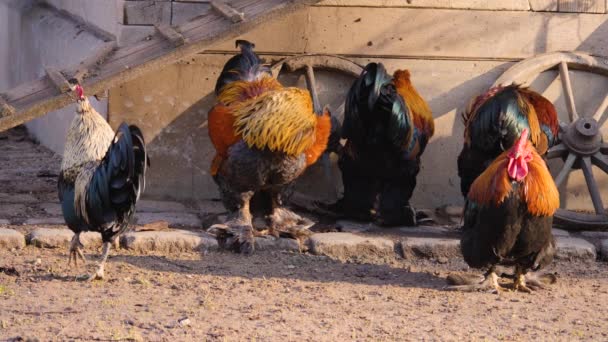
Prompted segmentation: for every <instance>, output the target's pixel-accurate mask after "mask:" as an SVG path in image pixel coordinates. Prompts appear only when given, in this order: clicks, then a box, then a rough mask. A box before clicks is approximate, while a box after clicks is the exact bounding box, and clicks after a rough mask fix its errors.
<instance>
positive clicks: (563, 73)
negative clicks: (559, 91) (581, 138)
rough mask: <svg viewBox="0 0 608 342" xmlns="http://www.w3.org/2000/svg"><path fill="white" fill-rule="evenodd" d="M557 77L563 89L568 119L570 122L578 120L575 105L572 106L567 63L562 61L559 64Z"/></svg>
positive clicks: (572, 98)
mask: <svg viewBox="0 0 608 342" xmlns="http://www.w3.org/2000/svg"><path fill="white" fill-rule="evenodd" d="M559 76H560V78H561V80H562V87H563V89H564V97H565V99H566V108H567V109H568V117H569V118H570V122H574V120H576V119H578V113H577V112H576V105H575V104H574V94H572V83H570V74H569V73H568V63H566V62H564V61H562V62H561V63H560V64H559Z"/></svg>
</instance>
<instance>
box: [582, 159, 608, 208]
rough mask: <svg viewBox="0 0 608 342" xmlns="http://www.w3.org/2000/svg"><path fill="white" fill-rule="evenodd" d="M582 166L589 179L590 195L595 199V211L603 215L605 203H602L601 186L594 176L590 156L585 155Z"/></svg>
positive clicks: (586, 178)
mask: <svg viewBox="0 0 608 342" xmlns="http://www.w3.org/2000/svg"><path fill="white" fill-rule="evenodd" d="M581 168H582V169H583V174H584V175H585V180H586V181H587V188H588V189H589V195H591V200H592V201H593V207H594V208H595V213H596V214H598V215H603V214H604V212H605V210H604V204H603V203H602V197H601V195H600V190H599V187H598V186H597V182H596V181H595V177H594V176H593V170H592V166H591V158H590V157H583V162H582V163H581Z"/></svg>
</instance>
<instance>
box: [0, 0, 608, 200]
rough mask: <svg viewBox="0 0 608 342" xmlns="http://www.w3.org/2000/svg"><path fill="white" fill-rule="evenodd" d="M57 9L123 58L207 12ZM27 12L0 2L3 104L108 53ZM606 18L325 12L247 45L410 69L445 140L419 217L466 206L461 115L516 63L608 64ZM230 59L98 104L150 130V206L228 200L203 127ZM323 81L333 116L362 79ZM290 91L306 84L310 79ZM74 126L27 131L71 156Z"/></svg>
mask: <svg viewBox="0 0 608 342" xmlns="http://www.w3.org/2000/svg"><path fill="white" fill-rule="evenodd" d="M49 2H50V3H51V4H53V5H54V6H56V7H58V8H61V9H65V10H67V11H69V12H71V13H73V14H75V15H77V16H80V17H81V18H83V19H84V20H87V21H88V22H90V23H91V24H94V25H96V26H98V27H100V28H101V29H103V30H105V31H107V32H108V33H110V34H113V35H115V36H116V37H117V39H118V42H119V44H129V43H132V42H135V41H138V40H140V39H143V38H144V37H145V36H146V35H148V34H151V33H152V32H153V31H154V28H153V26H152V24H153V23H154V22H155V21H158V20H160V21H163V22H167V23H169V21H170V23H171V24H173V25H179V24H180V23H182V22H184V21H187V20H189V19H191V18H192V17H193V16H196V15H197V14H198V13H200V12H201V11H203V10H205V9H207V8H208V4H205V3H197V2H191V1H190V2H188V1H169V0H162V1H161V0H158V1H123V0H90V1H89V0H88V1H86V4H85V2H83V1H81V0H49ZM28 3H29V2H28V1H21V0H4V1H2V0H0V68H2V69H0V70H2V74H1V77H0V91H1V90H2V89H6V88H8V87H11V86H14V85H16V84H18V83H21V82H23V81H26V80H30V79H33V78H36V77H40V76H42V75H43V73H44V70H43V69H44V66H53V65H56V64H60V65H69V64H73V63H76V62H78V61H79V60H81V59H82V57H83V56H85V55H86V54H88V53H89V52H90V51H92V50H89V49H94V48H96V47H97V46H98V45H97V44H98V43H99V42H98V41H95V40H94V39H93V38H92V37H91V36H90V35H89V34H87V33H86V32H84V33H83V32H74V31H71V30H72V29H70V28H69V27H67V26H65V19H61V20H60V19H59V18H56V17H54V16H47V15H45V13H43V12H44V10H41V9H37V10H35V11H21V8H22V7H23V6H27V5H28ZM148 5H150V6H152V7H150V6H148ZM142 6H143V7H145V10H144V9H142V8H141V7H142ZM167 6H169V7H170V11H169V13H170V15H169V16H167V15H166V13H167V10H166V9H167ZM150 11H152V12H150ZM559 11H562V12H579V13H560V12H559ZM605 12H606V0H529V1H528V0H514V1H500V0H488V1H479V0H382V1H373V0H326V1H324V2H322V3H320V4H319V5H318V6H315V7H310V8H308V9H306V10H303V11H300V12H298V13H294V14H292V15H289V16H288V17H285V18H282V19H280V20H276V21H272V22H268V23H267V24H265V25H263V26H262V27H260V28H259V29H257V30H255V31H252V32H249V33H247V34H246V35H245V36H243V37H242V38H245V39H249V40H252V41H254V42H255V43H256V45H257V47H258V49H257V50H258V51H259V52H260V53H261V54H262V55H263V56H264V57H266V58H267V59H269V60H275V61H276V60H279V59H281V58H283V57H285V56H290V55H294V54H303V53H328V54H337V55H342V56H346V57H348V58H350V59H352V60H353V61H355V62H357V63H360V64H366V63H368V62H369V61H382V62H384V63H385V64H386V66H387V67H388V69H389V70H394V69H396V68H408V69H410V70H411V72H412V75H413V77H414V82H415V84H416V86H417V87H418V89H419V90H420V92H421V93H422V95H423V96H424V97H425V98H426V99H427V100H428V101H429V103H430V105H431V108H432V110H433V112H434V116H435V120H436V126H437V130H436V135H435V137H434V138H433V139H432V140H431V142H430V145H429V147H428V149H427V152H426V153H425V156H424V157H423V162H422V171H421V174H420V176H419V185H418V188H417V189H416V192H415V194H414V198H413V203H414V205H417V206H422V207H436V206H439V205H442V204H448V203H460V202H461V198H460V194H459V191H458V184H459V179H458V177H457V175H456V169H455V165H456V161H455V160H456V156H457V154H458V152H459V150H460V148H461V137H462V130H463V127H462V124H461V122H460V120H459V113H460V111H461V110H462V108H463V107H464V105H465V104H466V103H467V102H468V100H469V99H470V98H471V97H472V96H474V95H476V94H477V93H479V92H481V91H483V90H485V89H486V88H487V87H488V86H489V85H491V84H492V83H493V82H494V80H495V79H496V78H497V77H498V76H499V75H500V74H501V73H502V72H504V71H505V70H506V69H507V68H509V67H510V66H512V65H513V64H514V62H516V61H519V60H521V59H525V58H529V57H532V56H534V55H536V54H539V53H543V52H548V51H557V50H582V51H587V52H590V53H593V54H596V55H602V56H608V22H607V19H608V17H607V16H606V14H603V13H605ZM18 13H23V14H24V15H17V14H18ZM592 13H601V14H592ZM58 37H59V39H57V38H58ZM57 41H60V42H61V43H60V44H58V43H57ZM83 47H85V48H83ZM233 53H234V42H233V41H228V42H225V43H222V44H217V45H216V46H214V47H213V48H212V49H210V50H209V51H206V52H204V53H201V54H199V55H197V56H195V57H193V58H190V59H187V60H183V61H181V62H179V63H176V64H174V65H170V66H167V67H166V68H164V69H163V70H160V71H156V72H152V73H150V74H149V75H146V76H144V77H142V78H140V79H137V80H134V81H132V82H128V83H126V84H124V85H122V86H119V87H117V88H115V89H112V90H111V91H110V98H109V104H108V103H107V102H106V101H103V102H102V103H99V104H95V105H96V107H97V108H98V111H100V113H102V114H105V113H106V111H107V110H106V109H107V106H109V110H108V116H109V120H110V122H111V124H112V125H113V126H117V125H118V124H119V123H120V122H122V121H128V122H130V123H135V124H138V125H140V126H141V127H142V128H143V130H144V133H145V135H146V139H147V141H148V142H149V148H150V155H151V158H152V168H151V169H150V181H149V184H150V186H149V187H148V190H147V194H146V196H148V197H153V198H170V199H177V200H186V201H187V200H198V199H208V198H217V197H218V194H217V190H216V186H215V184H214V183H213V181H212V180H211V178H210V177H209V175H208V168H209V162H210V160H211V158H212V156H213V149H212V147H211V143H210V141H209V139H208V136H207V129H206V114H207V111H208V110H209V108H210V106H211V105H212V104H213V101H214V96H213V93H212V90H213V86H214V83H215V79H216V77H217V75H218V72H219V70H220V69H221V67H222V66H223V64H224V63H225V61H226V60H227V59H228V58H229V57H230V56H231V55H232V54H233ZM575 76H576V77H574V83H575V90H574V91H575V95H577V94H583V96H581V97H579V96H577V99H578V102H579V103H577V104H578V106H579V111H592V110H593V108H594V107H593V106H597V103H599V102H598V101H601V99H602V98H603V96H604V94H605V93H608V83H607V82H608V80H607V79H605V78H602V77H601V76H593V75H591V76H590V75H585V74H584V73H577V75H575ZM317 78H318V83H319V86H320V88H321V89H320V90H321V100H322V101H323V102H324V103H329V104H330V105H331V107H332V108H333V109H334V111H335V110H336V108H338V107H339V105H340V103H341V101H342V100H343V98H344V94H345V92H346V90H347V89H348V87H349V86H350V83H351V82H352V79H351V78H349V77H347V76H344V75H339V74H336V73H328V72H325V73H321V74H319V75H318V76H317ZM281 80H282V81H283V82H285V83H286V84H299V85H302V84H303V77H302V75H301V74H295V75H287V76H282V78H281ZM554 80H555V74H551V73H545V74H543V75H542V76H541V77H540V78H539V79H538V80H537V81H536V82H535V83H534V87H537V88H538V89H545V88H547V94H548V96H549V97H550V98H551V99H552V100H554V101H555V102H556V104H557V105H558V108H559V110H560V113H561V114H564V113H565V111H564V105H563V98H561V96H560V95H559V93H560V91H559V88H560V84H559V82H555V81H554ZM93 102H95V101H93ZM73 113H74V108H73V105H71V106H68V107H67V108H64V109H62V110H59V111H56V112H52V113H49V114H48V115H47V116H45V117H43V118H40V119H37V120H35V121H33V122H31V123H28V128H29V129H30V131H31V132H32V133H33V134H34V135H35V136H36V137H37V138H38V139H39V140H40V141H41V142H42V143H43V144H45V145H47V146H49V147H51V148H52V149H53V150H54V151H56V152H59V153H61V151H62V149H63V142H64V139H65V131H66V129H67V127H68V125H69V122H70V121H71V118H72V117H73V115H74V114H73ZM338 114H339V113H338ZM604 129H606V128H604ZM558 166H559V165H558ZM332 175H333V176H332V177H333V178H332V179H331V180H329V181H327V180H325V178H324V177H323V173H322V172H321V171H320V170H319V169H317V168H312V169H311V170H310V171H309V172H308V173H307V175H306V176H305V177H303V178H302V179H301V180H300V181H299V182H298V183H299V190H301V191H303V192H308V193H312V194H314V195H315V196H317V197H320V198H322V199H326V200H327V199H332V198H336V196H337V195H338V194H339V191H340V186H339V184H340V178H339V172H338V171H337V170H336V169H334V170H333V173H332ZM596 177H597V179H598V181H599V183H600V185H601V186H602V187H603V189H604V194H605V195H606V196H605V198H608V177H606V175H604V174H601V173H600V172H597V174H596ZM567 186H568V189H569V192H568V193H569V196H568V197H567V198H564V199H563V200H564V201H565V202H567V203H568V206H569V207H573V206H575V207H576V206H578V207H581V208H583V207H588V201H587V200H586V197H585V196H586V195H585V191H584V183H583V182H582V175H580V171H579V172H578V174H577V173H575V174H573V175H572V176H571V177H570V178H569V180H568V185H567Z"/></svg>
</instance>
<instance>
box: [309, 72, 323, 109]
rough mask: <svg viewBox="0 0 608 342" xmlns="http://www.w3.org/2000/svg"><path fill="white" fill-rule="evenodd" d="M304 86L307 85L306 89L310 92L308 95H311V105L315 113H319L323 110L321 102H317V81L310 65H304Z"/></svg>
mask: <svg viewBox="0 0 608 342" xmlns="http://www.w3.org/2000/svg"><path fill="white" fill-rule="evenodd" d="M306 86H307V87H308V91H309V92H310V96H311V97H312V106H313V108H314V111H315V113H317V114H321V111H322V110H323V109H322V108H321V103H320V102H319V94H318V93H317V82H316V81H315V71H314V69H313V68H312V65H310V64H309V65H307V66H306Z"/></svg>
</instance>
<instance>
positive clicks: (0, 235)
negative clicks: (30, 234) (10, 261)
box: [0, 228, 25, 249]
mask: <svg viewBox="0 0 608 342" xmlns="http://www.w3.org/2000/svg"><path fill="white" fill-rule="evenodd" d="M23 247H25V237H24V236H23V234H21V233H19V232H18V231H16V230H13V229H8V228H0V249H13V248H16V249H21V248H23Z"/></svg>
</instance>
